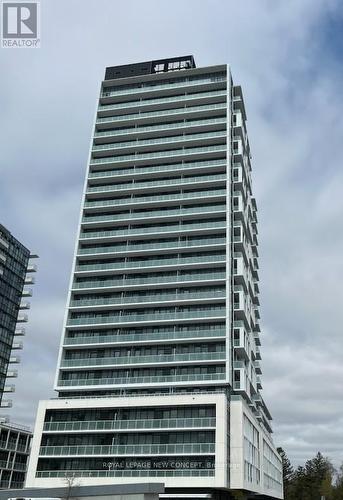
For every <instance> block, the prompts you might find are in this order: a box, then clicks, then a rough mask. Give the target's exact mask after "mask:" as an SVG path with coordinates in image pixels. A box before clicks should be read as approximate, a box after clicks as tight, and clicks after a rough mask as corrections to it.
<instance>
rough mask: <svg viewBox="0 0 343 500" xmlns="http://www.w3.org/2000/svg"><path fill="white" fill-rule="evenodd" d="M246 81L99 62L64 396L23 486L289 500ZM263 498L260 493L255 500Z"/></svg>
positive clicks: (51, 405) (45, 426)
mask: <svg viewBox="0 0 343 500" xmlns="http://www.w3.org/2000/svg"><path fill="white" fill-rule="evenodd" d="M250 158H251V155H250V148H249V140H248V136H247V130H246V112H245V106H244V101H243V97H242V90H241V87H240V86H237V85H234V83H233V81H232V77H231V73H230V69H229V67H228V66H227V65H220V66H210V67H203V68H196V66H195V63H194V59H193V57H192V56H187V57H178V58H174V59H165V60H158V61H150V62H145V63H139V64H132V65H125V66H116V67H110V68H107V69H106V76H105V80H104V81H103V82H102V86H101V91H100V96H99V103H98V108H97V115H96V120H95V125H94V136H93V139H92V145H91V153H90V160H89V164H88V168H87V179H86V183H85V190H84V193H83V204H82V212H81V218H80V227H79V233H78V237H77V245H76V251H75V256H74V267H73V271H72V277H71V283H70V290H69V295H68V304H67V312H66V318H65V325H64V329H63V334H62V340H61V347H60V354H59V361H58V368H57V375H56V381H55V389H56V391H57V393H58V398H57V399H55V400H49V401H42V402H41V403H40V406H39V410H38V415H37V421H36V427H35V433H34V440H33V451H32V455H31V461H30V466H29V473H28V479H27V483H26V485H27V486H28V487H47V486H62V485H63V484H65V478H66V476H68V475H69V474H73V475H75V477H76V479H77V481H78V484H82V485H95V484H119V483H140V482H150V483H151V482H164V483H165V485H166V491H167V495H168V496H169V497H170V498H172V497H173V496H174V495H175V494H179V495H180V494H186V493H187V494H188V495H194V498H199V494H200V493H202V494H207V495H210V496H212V497H213V498H217V497H218V495H219V492H220V495H224V497H225V498H227V499H229V498H233V497H232V494H233V493H234V492H235V491H237V490H241V491H243V492H244V493H245V494H246V496H247V497H248V496H249V495H250V494H252V493H257V494H260V495H264V496H265V497H266V498H282V495H283V494H282V467H281V461H280V458H279V456H278V454H277V453H276V451H275V447H274V444H273V441H272V437H271V432H272V429H271V416H270V413H269V411H268V408H267V406H266V404H265V402H264V400H263V397H262V395H261V389H262V381H261V353H260V345H261V340H260V336H261V334H260V326H259V317H260V316H259V298H258V296H259V286H258V281H259V277H258V250H257V246H258V242H257V215H256V213H257V208H256V202H255V199H254V197H253V195H252V186H251V163H250ZM259 498H260V497H259Z"/></svg>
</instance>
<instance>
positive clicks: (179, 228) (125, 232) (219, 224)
mask: <svg viewBox="0 0 343 500" xmlns="http://www.w3.org/2000/svg"><path fill="white" fill-rule="evenodd" d="M213 228H216V229H218V228H220V229H226V222H225V221H215V222H199V223H197V224H175V225H173V226H172V225H170V226H157V227H155V226H153V227H148V226H147V227H143V228H132V229H117V230H112V231H111V230H109V231H89V232H81V234H80V239H88V238H109V237H112V236H131V235H132V236H133V235H137V236H138V235H140V236H146V235H148V234H156V233H161V234H170V233H174V232H177V233H180V232H183V231H192V230H196V229H213Z"/></svg>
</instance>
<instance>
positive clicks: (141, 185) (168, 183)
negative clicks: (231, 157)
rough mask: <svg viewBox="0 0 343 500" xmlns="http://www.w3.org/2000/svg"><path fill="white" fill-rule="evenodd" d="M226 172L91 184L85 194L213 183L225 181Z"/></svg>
mask: <svg viewBox="0 0 343 500" xmlns="http://www.w3.org/2000/svg"><path fill="white" fill-rule="evenodd" d="M226 179H227V176H226V174H213V175H201V176H194V177H179V178H178V177H175V179H164V180H152V181H137V182H127V183H122V184H106V185H104V186H92V187H88V190H87V195H92V194H94V193H107V192H115V193H117V192H119V191H123V192H129V191H130V192H131V191H139V190H140V189H143V190H144V192H145V191H149V190H154V189H155V188H156V187H168V189H169V188H170V187H174V186H175V187H178V186H184V185H189V184H191V185H193V184H197V185H198V184H199V183H200V184H202V185H205V186H207V185H211V184H215V183H220V184H221V183H222V182H226Z"/></svg>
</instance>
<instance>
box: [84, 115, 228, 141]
mask: <svg viewBox="0 0 343 500" xmlns="http://www.w3.org/2000/svg"><path fill="white" fill-rule="evenodd" d="M218 125H219V126H221V125H224V126H226V116H224V117H221V118H206V119H202V120H201V119H200V120H182V121H180V122H173V123H162V124H155V125H146V126H144V125H141V126H138V127H137V126H136V127H130V128H126V129H125V128H121V129H114V130H113V129H111V130H107V131H102V132H95V134H94V141H96V143H97V144H98V143H99V142H100V141H99V140H102V139H103V140H108V139H109V138H111V137H121V136H124V137H130V136H134V137H136V136H141V135H142V136H146V135H149V136H151V134H155V133H156V134H160V133H161V132H166V133H172V134H173V132H174V131H176V132H177V131H178V130H182V129H186V131H187V132H188V133H189V132H196V131H197V130H199V129H201V130H203V129H208V128H212V127H216V128H217V127H218Z"/></svg>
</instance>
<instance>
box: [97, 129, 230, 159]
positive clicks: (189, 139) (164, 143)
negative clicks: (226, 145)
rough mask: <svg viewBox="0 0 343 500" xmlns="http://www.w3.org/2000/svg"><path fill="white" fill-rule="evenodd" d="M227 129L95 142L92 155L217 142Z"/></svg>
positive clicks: (155, 149)
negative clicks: (179, 144) (111, 141)
mask: <svg viewBox="0 0 343 500" xmlns="http://www.w3.org/2000/svg"><path fill="white" fill-rule="evenodd" d="M226 137H227V132H226V130H217V131H215V132H199V133H195V134H183V135H175V136H166V137H156V138H155V139H136V140H131V141H124V142H113V143H106V144H95V145H93V148H92V155H93V158H94V157H102V156H105V157H106V156H107V154H108V153H110V152H112V153H116V152H118V151H127V152H128V151H130V150H131V151H144V150H146V149H148V150H149V152H152V151H158V150H160V149H163V150H168V149H173V148H174V147H175V146H176V145H178V143H182V144H185V145H188V146H190V145H194V146H195V145H196V144H197V143H199V142H200V143H205V142H206V143H207V144H208V145H209V144H216V143H217V142H223V141H222V139H223V138H224V139H225V140H226Z"/></svg>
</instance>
